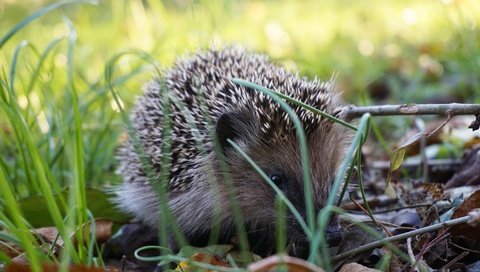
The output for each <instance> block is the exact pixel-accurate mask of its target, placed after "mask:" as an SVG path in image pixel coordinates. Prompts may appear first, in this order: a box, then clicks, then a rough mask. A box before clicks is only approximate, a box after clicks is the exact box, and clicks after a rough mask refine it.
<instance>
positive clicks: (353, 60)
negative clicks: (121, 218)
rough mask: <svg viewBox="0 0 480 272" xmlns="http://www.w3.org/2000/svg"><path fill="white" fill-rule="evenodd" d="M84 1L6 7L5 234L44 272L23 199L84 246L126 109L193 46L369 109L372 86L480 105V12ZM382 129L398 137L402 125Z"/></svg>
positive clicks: (72, 255) (2, 48)
mask: <svg viewBox="0 0 480 272" xmlns="http://www.w3.org/2000/svg"><path fill="white" fill-rule="evenodd" d="M87 2H89V1H73V2H68V1H67V2H58V3H54V4H52V5H50V6H49V5H48V4H49V3H51V2H50V1H31V2H30V1H3V2H1V3H0V25H1V26H2V27H1V29H0V69H1V70H0V151H1V155H0V185H1V188H2V190H1V192H0V203H1V206H0V221H1V222H0V223H1V225H0V226H2V227H0V228H3V226H4V227H5V228H7V229H8V230H10V231H11V233H10V234H11V235H10V236H8V237H9V239H10V240H11V241H12V242H14V243H17V244H22V245H24V246H25V247H24V249H25V250H26V252H27V255H28V257H29V259H30V261H31V263H32V266H33V268H34V269H36V271H38V270H39V269H40V268H39V265H40V263H41V262H42V261H44V260H45V255H44V254H42V253H40V252H39V251H38V248H36V245H30V246H27V244H28V243H27V241H33V238H32V236H31V234H29V232H28V231H27V230H28V229H29V228H30V227H31V226H30V225H29V223H28V222H25V221H24V220H23V219H22V211H21V208H20V206H19V205H18V201H19V200H20V199H22V198H25V197H29V196H37V195H41V196H43V198H44V199H45V202H46V203H47V205H46V209H48V212H49V214H50V217H51V218H49V222H53V224H54V225H55V226H56V227H57V228H58V229H59V231H60V233H61V235H62V237H67V236H68V233H71V232H76V235H77V238H78V239H83V238H88V237H82V236H83V235H84V234H83V232H81V231H78V228H77V226H79V225H82V224H84V223H85V222H87V221H88V220H89V218H88V209H87V204H88V203H87V200H86V199H87V196H86V195H85V194H86V191H85V188H86V187H102V186H105V185H111V184H117V183H118V182H119V181H120V177H118V176H117V175H115V174H114V170H115V168H116V161H115V158H114V156H115V149H116V147H117V146H118V143H119V141H120V140H119V139H120V138H121V137H122V133H123V131H124V127H125V121H124V118H125V115H124V114H122V113H121V110H120V108H124V109H125V111H126V112H128V111H129V109H130V108H131V106H132V104H133V103H134V101H135V96H136V95H139V94H140V93H141V86H142V84H143V83H144V82H145V81H147V80H148V79H149V78H151V77H152V76H153V75H155V74H156V73H158V70H161V69H162V68H163V67H168V66H169V65H171V63H172V62H173V61H174V59H175V57H177V56H180V55H184V54H186V53H189V52H193V51H194V50H196V49H198V48H205V47H210V46H212V45H214V46H217V47H218V46H221V45H223V44H231V43H239V44H242V45H244V46H246V47H248V48H250V49H253V50H256V51H261V52H265V53H267V54H269V55H270V56H271V57H272V58H273V59H274V60H275V61H277V62H279V63H281V64H283V65H285V66H287V67H288V68H291V69H298V70H300V71H301V73H302V74H306V75H308V76H310V77H313V76H318V77H319V78H321V79H329V78H331V77H332V75H334V77H335V78H336V80H337V83H338V86H339V88H340V89H341V90H343V91H344V96H345V98H346V99H347V101H350V102H356V103H371V101H372V100H371V98H370V97H369V95H368V90H369V88H368V85H369V84H371V83H372V82H381V83H386V85H387V86H388V88H389V92H390V96H389V98H388V100H387V101H390V102H395V103H400V102H402V103H403V102H423V101H429V99H431V98H432V97H438V96H441V97H447V98H451V97H452V96H454V97H455V99H457V100H458V101H466V102H471V103H478V102H480V96H478V94H479V93H480V82H479V81H478V78H477V77H478V75H477V72H478V70H479V68H480V67H479V66H480V36H479V34H480V33H479V32H480V3H479V2H478V1H474V0H466V1H446V0H445V1H427V0H423V1H413V0H410V1H403V0H398V1H394V0H391V1H374V0H367V1H346V0H341V1H314V0H310V1H302V2H299V1H218V0H215V1H207V0H199V1H156V0H155V1H154V0H145V1H140V0H134V1H126V0H118V1H99V2H98V4H97V5H92V4H89V3H87ZM300 3H301V4H300ZM45 7H47V8H45ZM32 14H33V15H32ZM154 60H155V61H154ZM112 90H115V93H116V94H118V97H115V93H112V92H111V91H112ZM451 99H453V98H451ZM358 101H361V102H358ZM122 115H123V116H122ZM380 122H382V121H380ZM374 127H376V128H377V129H378V128H379V127H380V128H387V129H390V130H392V129H391V128H392V127H394V129H393V130H394V131H398V132H397V133H398V135H401V134H402V133H403V132H402V128H404V127H405V124H404V123H401V124H399V123H398V122H391V123H387V125H374ZM377 134H378V135H380V132H377ZM352 152H353V151H352ZM345 167H346V165H345ZM345 171H346V170H345ZM64 188H69V189H70V190H69V191H68V193H67V194H65V191H64ZM307 192H308V191H307ZM332 201H333V200H332ZM330 202H331V201H330ZM330 202H329V203H330ZM330 204H333V202H332V203H330ZM329 214H330V212H325V215H323V216H325V217H328V216H329ZM310 221H312V218H311V215H310V213H309V218H308V227H309V228H314V227H313V226H314V225H315V224H314V222H313V221H312V222H310ZM317 227H319V228H320V229H322V228H324V226H317ZM2 239H3V238H2ZM315 239H317V240H319V242H322V241H321V239H322V238H321V237H316V238H315ZM67 240H68V239H67ZM87 240H88V239H87ZM66 247H67V250H65V251H64V255H63V256H61V260H63V262H62V263H63V264H64V265H66V264H67V263H68V262H69V261H70V260H73V261H74V262H77V263H92V255H91V249H92V248H93V246H92V244H89V246H85V247H82V246H78V245H77V246H75V245H73V244H70V243H68V242H67V245H66ZM321 250H323V251H325V249H324V248H321ZM323 254H326V253H325V252H323ZM0 259H5V258H3V257H2V256H0ZM327 265H328V264H327Z"/></svg>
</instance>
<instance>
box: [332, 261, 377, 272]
mask: <svg viewBox="0 0 480 272" xmlns="http://www.w3.org/2000/svg"><path fill="white" fill-rule="evenodd" d="M377 271H380V270H377V269H373V268H368V267H366V266H363V265H361V264H358V263H349V264H346V265H344V266H342V268H341V269H340V271H339V272H377Z"/></svg>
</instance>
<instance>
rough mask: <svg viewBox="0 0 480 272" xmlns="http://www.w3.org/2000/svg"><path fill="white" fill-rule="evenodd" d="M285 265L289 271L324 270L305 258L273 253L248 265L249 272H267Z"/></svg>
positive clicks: (310, 271) (317, 271)
mask: <svg viewBox="0 0 480 272" xmlns="http://www.w3.org/2000/svg"><path fill="white" fill-rule="evenodd" d="M283 266H286V267H287V268H288V270H287V271H290V272H323V271H324V270H323V269H322V268H320V267H318V266H315V265H313V264H311V263H309V262H306V261H305V260H302V259H299V258H295V257H290V256H285V255H274V256H270V257H268V258H265V259H262V260H260V261H258V262H255V263H252V264H250V265H249V266H248V271H250V272H269V271H277V269H278V268H280V267H283Z"/></svg>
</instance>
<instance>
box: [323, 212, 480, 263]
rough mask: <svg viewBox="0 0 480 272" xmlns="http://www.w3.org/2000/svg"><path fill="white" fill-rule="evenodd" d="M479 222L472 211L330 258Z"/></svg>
mask: <svg viewBox="0 0 480 272" xmlns="http://www.w3.org/2000/svg"><path fill="white" fill-rule="evenodd" d="M479 221H480V211H478V210H473V211H471V212H470V213H469V215H467V216H464V217H460V218H456V219H451V220H448V221H445V222H442V223H438V224H434V225H431V226H428V227H424V228H421V229H416V230H412V231H409V232H405V233H402V234H399V235H395V236H391V237H387V238H385V239H382V240H378V241H375V242H372V243H369V244H366V245H362V246H359V247H357V248H355V249H352V250H350V251H347V252H343V253H340V254H338V255H336V256H334V257H332V261H333V262H337V261H340V260H343V259H345V258H348V257H351V256H354V255H357V254H359V253H362V252H365V251H368V250H372V249H374V248H377V247H380V246H384V245H386V244H388V243H391V242H395V241H399V240H403V239H406V238H408V237H413V236H415V235H419V234H423V233H427V232H432V231H435V230H438V229H441V228H446V227H451V226H455V225H459V224H463V223H467V222H468V223H469V224H471V225H473V224H474V223H478V222H479Z"/></svg>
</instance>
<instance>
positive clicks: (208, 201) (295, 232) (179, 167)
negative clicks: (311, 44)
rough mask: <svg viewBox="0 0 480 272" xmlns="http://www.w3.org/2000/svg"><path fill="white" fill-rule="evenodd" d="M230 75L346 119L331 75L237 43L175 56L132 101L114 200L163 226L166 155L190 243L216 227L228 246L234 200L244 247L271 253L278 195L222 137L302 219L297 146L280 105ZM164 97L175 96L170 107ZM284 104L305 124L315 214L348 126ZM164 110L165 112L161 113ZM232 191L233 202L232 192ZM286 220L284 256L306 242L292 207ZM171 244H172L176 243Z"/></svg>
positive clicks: (171, 192)
mask: <svg viewBox="0 0 480 272" xmlns="http://www.w3.org/2000/svg"><path fill="white" fill-rule="evenodd" d="M233 78H240V79H244V80H247V81H250V82H253V83H256V84H259V85H261V86H264V87H267V88H269V89H271V90H274V91H276V92H280V93H282V94H285V95H288V96H290V97H292V98H294V99H296V100H299V101H301V102H304V103H306V104H308V105H310V106H313V107H315V108H317V109H319V110H322V111H324V112H326V113H329V114H331V115H333V116H336V117H339V118H343V116H342V112H343V109H344V108H345V106H344V105H343V104H342V102H341V99H340V97H339V93H338V92H337V91H336V90H335V89H334V86H333V85H334V84H333V83H332V82H331V81H324V82H322V81H320V80H318V79H316V78H315V79H313V80H309V79H308V78H306V77H301V76H299V75H298V73H293V72H290V71H288V70H286V69H285V68H283V67H281V66H280V65H277V64H275V63H274V62H272V61H271V60H270V59H269V58H268V57H267V56H266V55H263V54H259V53H252V52H250V51H248V50H245V49H243V48H240V47H227V48H223V49H210V50H204V51H200V52H197V53H196V54H194V55H192V56H190V57H187V58H183V59H178V60H177V61H176V62H175V64H174V65H173V68H170V69H168V70H165V71H163V73H162V75H161V76H159V77H156V78H154V79H153V80H152V81H150V82H149V83H147V84H146V86H145V87H144V94H143V95H142V96H140V97H139V98H138V99H137V101H136V104H135V106H134V108H133V111H132V114H131V124H132V127H133V135H135V137H134V138H135V140H134V139H132V138H130V139H128V140H126V142H125V143H124V144H123V146H122V147H121V148H120V150H119V154H118V158H119V161H120V166H119V168H118V171H119V172H120V173H121V175H122V176H123V184H122V185H121V186H120V187H119V188H118V189H117V190H116V196H115V202H116V203H117V205H118V206H119V207H120V208H121V209H123V210H125V211H127V212H130V213H132V214H133V215H134V216H135V217H136V218H137V219H138V220H140V221H141V222H143V223H144V224H146V225H147V226H149V227H151V229H152V230H154V229H157V228H158V226H159V224H168V223H169V222H159V218H160V215H161V214H160V213H161V211H162V209H161V208H160V205H159V196H158V194H157V193H156V190H155V189H154V188H155V186H156V185H157V184H156V183H158V182H159V181H158V180H160V176H162V162H164V160H163V159H164V158H163V157H164V155H168V156H169V162H170V163H169V166H168V170H169V173H167V175H168V177H167V180H168V184H167V185H165V188H166V191H167V196H166V199H167V202H168V203H167V204H168V207H169V209H170V211H171V214H173V216H174V218H175V220H176V225H177V226H178V227H179V228H180V230H181V232H182V233H183V234H184V236H185V237H186V239H187V241H188V242H189V243H190V244H191V245H196V246H202V245H206V243H207V242H208V241H209V235H210V234H211V233H212V229H213V228H216V229H218V230H219V238H218V239H219V241H218V243H233V244H234V241H235V240H236V238H237V237H236V235H237V231H236V227H235V223H234V208H235V207H236V208H238V210H239V211H240V213H241V216H242V219H243V224H244V226H245V229H246V233H247V236H248V242H249V249H250V250H251V251H252V252H254V253H257V254H259V255H261V256H267V255H270V254H273V253H274V252H275V245H276V242H275V224H276V222H277V209H276V204H275V203H276V202H275V201H276V193H275V191H274V190H273V188H272V187H271V186H269V185H268V184H267V182H266V181H265V180H264V179H263V178H262V177H261V176H260V174H259V173H258V172H257V171H255V170H254V169H253V168H252V166H251V165H250V164H249V163H248V162H247V161H246V159H245V158H244V157H243V156H242V155H241V154H240V153H239V152H237V151H236V149H235V148H233V146H232V145H231V144H230V142H229V141H228V139H229V140H230V141H232V142H234V143H236V144H237V145H238V146H240V147H241V148H242V150H244V151H245V152H246V153H247V155H248V156H249V157H250V158H252V159H253V161H255V162H256V164H257V165H258V166H259V167H260V168H261V169H262V170H263V171H264V173H265V174H266V175H267V176H268V177H269V178H270V179H271V180H272V181H273V182H274V183H275V184H276V185H277V186H278V188H279V189H280V190H282V192H283V193H284V194H285V195H286V196H287V198H288V199H289V200H290V202H291V203H292V204H293V205H294V206H295V207H296V209H297V210H298V211H299V212H300V214H301V215H302V216H304V217H305V214H306V212H305V211H306V208H305V196H304V184H303V181H304V178H303V174H302V167H301V156H300V148H299V143H298V141H297V136H296V130H295V127H294V125H293V122H292V121H291V119H290V117H289V116H288V114H287V113H286V112H285V111H284V109H283V108H282V107H281V106H280V105H279V104H278V103H276V102H275V101H274V100H273V99H272V98H271V97H270V96H269V95H266V94H264V93H261V92H259V91H257V90H254V89H251V88H246V87H243V86H240V85H237V84H235V83H233V82H232V79H233ZM166 95H168V96H169V97H171V99H169V102H168V103H167V104H166V103H165V96H166ZM290 106H291V107H292V109H293V110H294V112H295V113H296V114H297V116H298V117H299V119H300V121H301V123H302V126H303V129H304V131H305V135H306V139H307V146H308V150H309V152H308V156H309V158H310V169H311V173H310V174H311V178H312V188H313V200H314V207H315V210H316V211H318V210H320V209H321V208H322V207H323V206H324V203H325V200H326V198H327V196H328V194H329V190H330V187H331V184H332V181H333V179H334V176H335V173H336V170H337V168H338V166H339V162H340V161H341V160H342V158H343V156H344V153H345V148H346V147H347V146H348V143H349V141H350V139H351V137H350V131H349V130H348V129H346V128H345V127H343V126H341V125H339V124H337V123H335V122H332V121H331V120H329V119H326V118H325V117H321V116H320V115H317V114H313V113H312V112H310V111H307V110H306V109H304V108H302V107H299V106H296V105H294V104H290ZM165 107H168V108H167V109H168V110H169V111H168V112H169V113H168V116H164V113H165V112H166V111H165ZM166 118H168V120H169V122H170V128H171V129H169V130H168V131H167V133H168V135H164V122H165V121H166V120H167V119H166ZM167 137H168V140H169V143H170V145H171V149H170V152H169V153H168V154H165V152H162V147H163V144H164V139H167ZM138 147H140V150H141V152H139V148H138ZM140 153H141V154H140ZM142 158H146V159H147V162H148V165H149V166H150V167H146V165H145V161H144V160H142ZM221 161H223V162H224V165H223V166H226V167H222V164H221ZM147 168H148V169H147ZM149 172H151V173H149ZM152 176H153V177H154V178H153V179H152V178H151V177H152ZM227 178H228V180H226V179H227ZM229 184H231V187H229ZM229 188H233V189H229ZM232 191H233V195H234V196H235V199H236V202H235V205H236V206H235V207H233V205H232V204H231V201H230V200H231V198H229V196H230V195H231V194H229V192H232ZM215 211H220V212H215ZM284 219H285V222H286V228H287V232H286V233H287V242H288V246H287V250H288V253H289V254H291V255H294V256H300V255H302V254H304V252H305V250H306V249H307V248H308V241H307V239H306V236H305V234H304V233H303V231H302V229H301V228H300V226H299V224H298V222H297V220H296V219H295V218H294V217H293V215H292V214H290V213H288V212H287V214H286V215H285V218H284ZM169 226H170V225H169ZM170 240H173V239H170ZM174 244H175V243H173V245H171V246H172V247H174V248H175V245H174ZM302 252H303V253H302Z"/></svg>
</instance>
